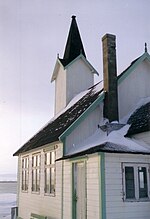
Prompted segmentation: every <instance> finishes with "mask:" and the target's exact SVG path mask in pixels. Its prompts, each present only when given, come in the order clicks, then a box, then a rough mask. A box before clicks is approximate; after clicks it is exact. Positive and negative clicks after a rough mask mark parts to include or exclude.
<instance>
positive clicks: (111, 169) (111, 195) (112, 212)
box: [105, 154, 150, 219]
mask: <svg viewBox="0 0 150 219" xmlns="http://www.w3.org/2000/svg"><path fill="white" fill-rule="evenodd" d="M122 162H135V163H150V156H145V155H130V154H126V155H121V154H120V155H119V154H106V156H105V177H106V178H105V182H106V215H107V219H127V218H128V219H148V218H149V215H150V202H125V201H123V187H122V169H121V163H122Z"/></svg>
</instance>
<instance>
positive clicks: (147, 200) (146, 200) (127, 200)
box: [123, 198, 150, 202]
mask: <svg viewBox="0 0 150 219" xmlns="http://www.w3.org/2000/svg"><path fill="white" fill-rule="evenodd" d="M123 201H124V202H150V198H140V199H124V200H123Z"/></svg>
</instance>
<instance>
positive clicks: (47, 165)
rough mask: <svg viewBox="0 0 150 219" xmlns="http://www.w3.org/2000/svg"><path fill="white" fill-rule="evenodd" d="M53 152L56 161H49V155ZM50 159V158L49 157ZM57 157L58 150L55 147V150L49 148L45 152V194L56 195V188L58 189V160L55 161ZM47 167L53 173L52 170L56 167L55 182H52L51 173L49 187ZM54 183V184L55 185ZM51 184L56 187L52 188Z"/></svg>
mask: <svg viewBox="0 0 150 219" xmlns="http://www.w3.org/2000/svg"><path fill="white" fill-rule="evenodd" d="M52 153H53V156H54V162H51V161H50V162H47V160H46V159H47V155H48V154H49V156H50V157H52V156H51V154H52ZM49 159H50V158H49ZM55 159H56V151H55V149H54V150H49V151H45V154H44V160H45V162H44V164H45V165H44V194H45V195H50V196H55V189H56V162H55ZM47 169H49V171H50V173H51V170H52V169H54V179H53V180H54V182H53V183H52V181H51V180H52V178H51V175H50V179H49V183H48V188H47V172H46V171H47ZM53 184H54V185H53ZM51 185H53V186H54V189H53V190H52V188H51Z"/></svg>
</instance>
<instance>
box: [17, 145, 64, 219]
mask: <svg viewBox="0 0 150 219" xmlns="http://www.w3.org/2000/svg"><path fill="white" fill-rule="evenodd" d="M37 152H40V153H41V177H40V193H39V194H38V193H37V194H36V193H33V192H32V191H31V184H32V182H31V180H32V177H31V174H32V173H31V165H32V153H30V154H26V155H29V189H28V192H22V191H21V182H20V183H19V186H20V188H19V196H18V200H19V206H18V207H19V216H20V217H22V218H24V219H30V214H31V213H36V214H39V215H45V216H49V218H50V219H51V218H52V219H53V218H55V219H60V218H61V186H62V185H61V177H62V172H61V170H62V162H61V161H60V162H56V182H57V183H56V192H55V195H45V194H44V152H43V149H41V150H38V151H37ZM34 153H35V151H34ZM60 156H62V146H61V144H60V145H58V148H57V149H56V157H57V158H59V157H60ZM20 163H21V157H20V158H19V164H20ZM19 171H20V172H19V175H20V179H21V166H20V168H19Z"/></svg>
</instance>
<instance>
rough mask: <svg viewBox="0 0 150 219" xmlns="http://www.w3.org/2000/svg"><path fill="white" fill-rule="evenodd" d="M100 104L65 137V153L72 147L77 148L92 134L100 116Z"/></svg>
mask: <svg viewBox="0 0 150 219" xmlns="http://www.w3.org/2000/svg"><path fill="white" fill-rule="evenodd" d="M102 105H103V104H100V106H97V107H96V108H95V109H94V110H93V111H92V112H91V113H90V114H89V116H88V117H86V118H85V119H84V120H83V121H82V123H81V124H80V125H79V126H77V127H76V128H75V129H74V130H73V131H72V133H71V134H70V135H69V136H68V137H67V138H66V144H65V153H68V152H69V151H70V150H72V148H78V146H80V145H79V144H80V143H81V144H82V141H84V140H85V139H87V138H88V137H89V136H91V135H92V134H94V132H95V131H96V130H97V127H98V124H99V123H100V121H101V118H102V113H103V111H102Z"/></svg>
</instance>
